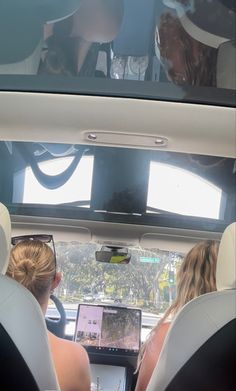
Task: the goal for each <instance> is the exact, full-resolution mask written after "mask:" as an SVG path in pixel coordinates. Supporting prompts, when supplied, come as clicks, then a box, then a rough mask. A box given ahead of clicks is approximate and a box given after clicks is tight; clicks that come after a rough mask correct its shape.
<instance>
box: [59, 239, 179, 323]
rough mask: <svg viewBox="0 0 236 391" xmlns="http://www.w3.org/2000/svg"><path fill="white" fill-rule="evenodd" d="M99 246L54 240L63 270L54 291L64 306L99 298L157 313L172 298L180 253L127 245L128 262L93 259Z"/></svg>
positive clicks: (90, 301)
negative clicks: (106, 261)
mask: <svg viewBox="0 0 236 391" xmlns="http://www.w3.org/2000/svg"><path fill="white" fill-rule="evenodd" d="M100 249H101V245H99V244H97V243H92V242H91V243H79V242H57V243H56V253H57V262H58V267H59V270H60V271H61V272H62V281H61V284H60V286H59V287H58V288H57V292H56V294H57V295H58V297H59V298H60V299H61V301H62V302H63V303H64V304H65V307H67V308H71V307H70V305H71V304H75V305H77V304H78V303H79V302H83V303H84V302H85V303H86V302H87V303H100V302H102V303H110V304H116V305H127V306H136V307H140V308H142V310H143V311H144V312H147V313H153V314H157V315H158V314H160V313H162V312H164V311H165V309H166V308H167V307H168V306H169V305H170V304H171V302H172V301H173V300H174V298H175V295H176V273H177V270H178V268H179V266H180V264H181V261H182V259H183V254H180V253H176V252H169V251H161V250H158V249H157V248H156V249H155V248H153V249H151V250H150V249H144V248H140V247H133V248H131V247H129V249H128V251H129V253H130V254H131V260H130V263H129V264H106V263H102V262H97V261H96V260H95V251H97V250H100ZM72 308H73V307H72Z"/></svg>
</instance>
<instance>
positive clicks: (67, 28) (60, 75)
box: [0, 0, 236, 106]
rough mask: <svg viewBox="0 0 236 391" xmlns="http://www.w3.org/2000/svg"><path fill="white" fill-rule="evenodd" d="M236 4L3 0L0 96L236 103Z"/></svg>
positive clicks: (226, 0) (181, 0)
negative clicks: (44, 94) (19, 94)
mask: <svg viewBox="0 0 236 391" xmlns="http://www.w3.org/2000/svg"><path fill="white" fill-rule="evenodd" d="M235 4H236V3H235V1H234V0H214V1H203V0H44V1H42V0H35V1H32V2H29V1H28V0H21V1H18V0H2V1H1V2H0V89H2V90H21V91H22V90H23V91H47V92H49V91H50V92H67V93H81V94H95V95H107V96H121V97H141V98H149V99H163V100H174V101H176V100H177V101H187V102H201V103H212V104H221V105H229V106H232V105H235V89H236V80H235V58H236V47H235V15H236V5H235Z"/></svg>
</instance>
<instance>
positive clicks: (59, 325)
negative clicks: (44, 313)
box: [46, 295, 66, 338]
mask: <svg viewBox="0 0 236 391" xmlns="http://www.w3.org/2000/svg"><path fill="white" fill-rule="evenodd" d="M50 299H51V300H52V301H53V302H54V304H55V306H56V309H57V311H58V312H59V314H60V318H59V319H58V320H54V319H50V318H46V324H47V329H48V330H49V331H51V333H53V334H54V335H56V336H57V337H59V338H65V327H66V312H65V310H64V307H63V305H62V303H61V301H60V300H59V299H58V298H57V297H56V296H54V295H50Z"/></svg>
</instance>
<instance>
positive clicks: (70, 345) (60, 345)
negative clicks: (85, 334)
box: [48, 333, 88, 362]
mask: <svg viewBox="0 0 236 391" xmlns="http://www.w3.org/2000/svg"><path fill="white" fill-rule="evenodd" d="M48 335H49V341H50V344H51V345H52V347H53V348H54V349H58V350H60V351H61V350H63V352H64V354H66V355H68V356H71V355H72V356H73V357H74V358H75V357H78V358H80V360H81V359H84V360H86V362H88V354H87V352H86V350H85V349H84V348H83V346H81V345H80V344H79V343H76V342H73V341H69V340H67V339H62V338H58V337H56V336H55V335H53V334H52V333H49V334H48Z"/></svg>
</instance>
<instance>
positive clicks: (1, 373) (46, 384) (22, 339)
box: [0, 203, 60, 391]
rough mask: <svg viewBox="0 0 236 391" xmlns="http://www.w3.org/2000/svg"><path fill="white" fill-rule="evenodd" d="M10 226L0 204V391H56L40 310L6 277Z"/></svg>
mask: <svg viewBox="0 0 236 391" xmlns="http://www.w3.org/2000/svg"><path fill="white" fill-rule="evenodd" d="M10 243H11V223H10V217H9V213H8V211H7V209H6V208H5V206H4V205H3V204H1V203H0V389H1V390H4V391H10V390H11V391H12V390H24V391H35V390H37V391H46V390H55V391H59V390H60V389H59V385H58V382H57V378H56V374H55V371H54V366H53V363H52V359H51V354H50V350H49V346H48V338H47V330H46V326H45V321H44V318H43V314H42V311H41V308H40V306H39V304H38V303H37V301H36V300H35V298H34V297H33V295H32V294H31V293H30V292H29V291H28V290H26V289H25V288H24V287H23V286H21V285H20V284H18V283H17V282H16V281H14V280H13V279H11V278H8V277H7V276H5V275H4V274H5V272H6V269H7V264H8V259H9V251H10Z"/></svg>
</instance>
